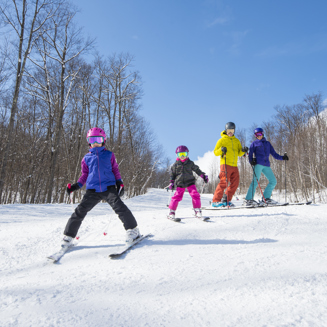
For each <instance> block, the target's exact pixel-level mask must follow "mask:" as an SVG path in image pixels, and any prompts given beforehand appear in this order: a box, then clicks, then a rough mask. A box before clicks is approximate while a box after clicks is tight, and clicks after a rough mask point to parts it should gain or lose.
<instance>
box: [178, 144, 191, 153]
mask: <svg viewBox="0 0 327 327" xmlns="http://www.w3.org/2000/svg"><path fill="white" fill-rule="evenodd" d="M178 152H187V153H189V152H190V151H189V150H188V148H187V146H185V145H180V146H179V147H177V149H176V153H178Z"/></svg>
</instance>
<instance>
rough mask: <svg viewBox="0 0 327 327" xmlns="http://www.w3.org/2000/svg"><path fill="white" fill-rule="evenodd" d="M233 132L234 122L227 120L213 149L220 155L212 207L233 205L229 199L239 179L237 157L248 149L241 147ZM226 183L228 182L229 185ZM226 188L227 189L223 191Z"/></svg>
mask: <svg viewBox="0 0 327 327" xmlns="http://www.w3.org/2000/svg"><path fill="white" fill-rule="evenodd" d="M234 134H235V124H234V123H232V122H228V123H227V124H226V126H225V130H224V131H222V132H221V134H220V135H221V138H220V139H219V140H218V142H217V144H216V146H215V149H214V150H213V152H214V154H215V155H216V156H217V157H218V156H220V157H221V158H220V174H219V179H220V181H219V184H218V186H217V188H216V190H215V193H214V195H213V199H212V206H213V207H221V206H224V207H225V206H233V204H232V202H231V201H232V198H233V195H234V194H235V192H236V190H237V187H238V184H239V181H240V175H239V172H238V168H237V160H238V157H241V156H243V155H244V154H245V153H246V152H247V151H248V150H249V148H248V147H243V148H242V145H241V142H240V141H239V139H237V138H236V137H235V135H234ZM228 183H230V185H229V186H228ZM226 188H227V190H226V192H225V193H224V190H225V189H226Z"/></svg>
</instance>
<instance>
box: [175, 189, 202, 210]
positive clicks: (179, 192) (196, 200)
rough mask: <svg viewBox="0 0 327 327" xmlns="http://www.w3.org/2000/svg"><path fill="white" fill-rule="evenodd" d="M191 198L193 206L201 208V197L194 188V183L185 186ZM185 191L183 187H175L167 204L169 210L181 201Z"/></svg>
mask: <svg viewBox="0 0 327 327" xmlns="http://www.w3.org/2000/svg"><path fill="white" fill-rule="evenodd" d="M186 188H187V190H188V192H189V194H190V196H191V198H192V204H193V208H201V197H200V194H199V192H198V191H197V189H196V186H195V185H191V186H189V187H186ZM184 192H185V188H184V187H177V189H176V192H175V194H174V195H173V196H172V198H171V201H170V204H169V209H171V210H176V209H177V206H178V203H179V202H180V201H182V199H183V195H184Z"/></svg>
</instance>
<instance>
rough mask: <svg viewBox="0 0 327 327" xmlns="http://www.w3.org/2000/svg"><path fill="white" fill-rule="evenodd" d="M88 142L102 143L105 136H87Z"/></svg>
mask: <svg viewBox="0 0 327 327" xmlns="http://www.w3.org/2000/svg"><path fill="white" fill-rule="evenodd" d="M87 142H88V143H89V144H94V143H99V144H102V143H103V142H104V137H103V136H89V137H88V138H87Z"/></svg>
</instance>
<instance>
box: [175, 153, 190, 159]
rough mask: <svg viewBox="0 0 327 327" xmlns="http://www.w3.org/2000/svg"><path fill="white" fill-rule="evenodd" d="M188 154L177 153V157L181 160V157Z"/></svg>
mask: <svg viewBox="0 0 327 327" xmlns="http://www.w3.org/2000/svg"><path fill="white" fill-rule="evenodd" d="M187 155H188V153H187V152H178V153H177V157H178V158H182V157H187Z"/></svg>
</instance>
